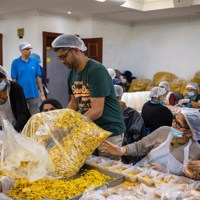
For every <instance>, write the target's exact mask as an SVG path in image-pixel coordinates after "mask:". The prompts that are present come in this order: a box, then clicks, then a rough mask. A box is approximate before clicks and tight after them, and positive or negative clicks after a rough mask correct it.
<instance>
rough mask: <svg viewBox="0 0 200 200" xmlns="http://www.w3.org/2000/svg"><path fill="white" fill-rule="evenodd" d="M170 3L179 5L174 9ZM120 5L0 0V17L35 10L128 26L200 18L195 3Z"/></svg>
mask: <svg viewBox="0 0 200 200" xmlns="http://www.w3.org/2000/svg"><path fill="white" fill-rule="evenodd" d="M174 1H177V2H179V4H181V6H178V7H177V6H176V7H174V3H173V2H174ZM124 3H125V0H107V1H105V2H98V1H95V0H0V17H1V19H2V18H6V17H8V16H9V15H11V14H13V13H15V14H17V13H19V14H20V13H23V12H28V11H30V12H31V11H32V10H35V11H37V12H38V13H40V14H42V13H44V14H45V13H48V14H56V15H66V16H68V15H69V14H67V12H68V11H71V14H70V15H69V16H71V17H76V18H85V17H94V18H102V19H108V20H113V21H117V22H122V23H128V24H137V23H149V22H152V21H153V22H156V21H165V20H174V19H191V18H200V1H199V0H162V1H161V0H127V2H126V4H124ZM182 3H183V4H182ZM122 4H124V5H126V7H122V6H121V5H122ZM164 4H165V5H164ZM128 7H129V8H128Z"/></svg>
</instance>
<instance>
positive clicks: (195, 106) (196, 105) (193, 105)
mask: <svg viewBox="0 0 200 200" xmlns="http://www.w3.org/2000/svg"><path fill="white" fill-rule="evenodd" d="M190 104H191V105H192V107H193V108H200V100H199V101H198V102H196V101H192V100H191V101H190Z"/></svg>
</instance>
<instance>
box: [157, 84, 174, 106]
mask: <svg viewBox="0 0 200 200" xmlns="http://www.w3.org/2000/svg"><path fill="white" fill-rule="evenodd" d="M159 87H161V88H165V89H166V91H167V92H166V94H165V96H164V99H163V101H164V104H167V105H172V106H174V105H175V104H176V96H175V95H174V93H173V92H171V91H170V85H169V83H168V82H167V81H162V82H160V83H159Z"/></svg>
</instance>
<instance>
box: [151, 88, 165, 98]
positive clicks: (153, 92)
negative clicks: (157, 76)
mask: <svg viewBox="0 0 200 200" xmlns="http://www.w3.org/2000/svg"><path fill="white" fill-rule="evenodd" d="M166 92H167V91H166V89H165V88H161V87H154V88H152V89H151V91H150V94H149V97H150V98H152V97H156V98H158V97H160V96H162V95H164V94H165V93H166Z"/></svg>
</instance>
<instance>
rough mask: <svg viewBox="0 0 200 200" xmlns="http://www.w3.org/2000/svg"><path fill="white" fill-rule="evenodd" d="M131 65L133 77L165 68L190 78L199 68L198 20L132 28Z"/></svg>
mask: <svg viewBox="0 0 200 200" xmlns="http://www.w3.org/2000/svg"><path fill="white" fill-rule="evenodd" d="M131 65H132V67H131V68H130V70H131V71H132V72H133V74H134V75H135V76H144V77H147V78H153V74H154V73H156V72H158V71H168V72H172V73H175V74H176V75H178V76H179V77H181V78H185V79H190V78H191V77H193V75H194V73H195V72H196V71H198V70H200V20H199V21H191V22H190V21H188V22H171V23H164V24H157V25H141V26H136V27H133V29H132V56H131Z"/></svg>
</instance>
